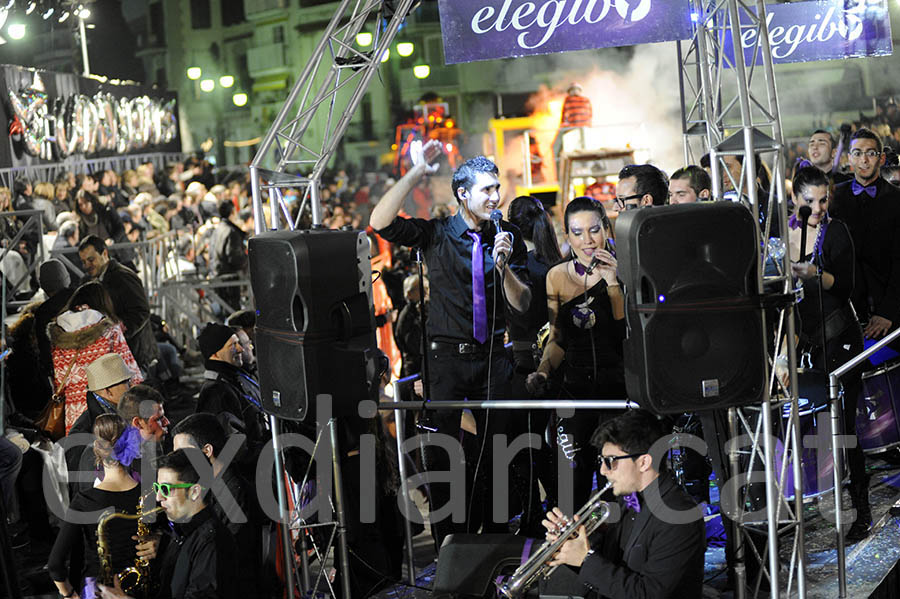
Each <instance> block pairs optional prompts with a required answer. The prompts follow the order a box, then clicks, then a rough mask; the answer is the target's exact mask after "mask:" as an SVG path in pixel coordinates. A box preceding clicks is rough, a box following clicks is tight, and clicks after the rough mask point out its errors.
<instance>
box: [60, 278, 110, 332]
mask: <svg viewBox="0 0 900 599" xmlns="http://www.w3.org/2000/svg"><path fill="white" fill-rule="evenodd" d="M82 304H84V305H87V307H88V308H91V309H93V310H96V311H97V312H100V313H101V314H103V315H104V316H106V317H107V318H109V319H110V320H112V321H115V322H118V321H119V318H118V317H117V316H116V310H115V308H113V303H112V299H111V298H110V297H109V293H107V292H106V289H104V288H103V285H101V284H100V283H98V282H97V281H88V282H87V283H85V284H84V285H81V286H80V287H78V289H76V290H75V292H74V293H72V297H71V298H69V303H68V304H66V310H71V309H72V308H75V307H77V306H81V305H82Z"/></svg>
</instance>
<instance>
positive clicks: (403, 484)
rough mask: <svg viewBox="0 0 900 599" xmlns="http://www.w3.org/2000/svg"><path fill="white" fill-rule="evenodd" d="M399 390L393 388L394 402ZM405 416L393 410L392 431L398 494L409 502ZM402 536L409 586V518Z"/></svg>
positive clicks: (412, 565)
mask: <svg viewBox="0 0 900 599" xmlns="http://www.w3.org/2000/svg"><path fill="white" fill-rule="evenodd" d="M398 393H399V390H398V389H397V387H396V386H395V387H394V401H399V400H398V399H397V394H398ZM405 425H406V416H405V414H404V413H403V410H394V429H395V431H396V437H397V470H398V471H399V473H400V494H401V495H402V496H403V501H409V481H407V480H406V454H404V453H403V442H404V441H405V439H404V434H405V431H406V428H405ZM403 534H404V536H405V537H406V566H407V569H408V572H407V580H408V581H409V584H412V585H414V584H416V562H415V561H414V560H413V557H414V555H413V534H412V523H411V522H410V521H409V518H404V519H403Z"/></svg>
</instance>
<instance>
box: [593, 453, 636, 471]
mask: <svg viewBox="0 0 900 599" xmlns="http://www.w3.org/2000/svg"><path fill="white" fill-rule="evenodd" d="M642 455H644V454H642V453H629V454H627V455H601V456H597V461H598V462H600V463H601V464H603V465H604V466H606V469H607V470H612V469H613V468H614V467H615V463H616V462H618V461H619V460H624V459H625V458H631V459H634V458H639V457H641V456H642Z"/></svg>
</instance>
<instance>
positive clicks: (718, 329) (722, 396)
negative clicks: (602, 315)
mask: <svg viewBox="0 0 900 599" xmlns="http://www.w3.org/2000/svg"><path fill="white" fill-rule="evenodd" d="M756 239H757V237H756V225H755V224H754V222H753V217H752V215H751V214H750V211H749V210H747V209H746V208H745V207H744V206H742V205H740V204H735V203H731V202H713V203H703V204H688V205H678V206H664V207H658V208H647V209H643V210H634V211H628V212H622V213H619V217H618V219H616V241H617V243H616V246H617V248H618V261H619V276H620V277H621V278H622V280H623V281H624V283H625V300H626V306H625V312H626V318H627V324H628V336H627V338H626V339H625V347H624V351H625V383H626V386H627V389H628V396H629V397H630V398H631V399H633V400H635V401H637V402H638V403H640V404H641V405H642V406H643V407H646V408H649V409H651V410H654V411H656V412H658V413H661V414H674V413H680V412H689V411H695V410H703V409H712V408H727V407H732V406H739V405H746V404H751V403H759V402H761V401H762V395H763V390H764V388H765V367H764V364H765V360H766V347H765V342H764V333H763V326H762V309H761V308H760V302H759V298H758V297H757V285H756V277H757V264H758V261H759V247H758V246H757V240H756Z"/></svg>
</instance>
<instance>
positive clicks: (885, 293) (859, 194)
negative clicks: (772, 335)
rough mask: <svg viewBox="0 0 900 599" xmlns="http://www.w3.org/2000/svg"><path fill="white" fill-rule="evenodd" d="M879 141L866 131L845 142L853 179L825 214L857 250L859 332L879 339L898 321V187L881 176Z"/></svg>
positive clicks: (855, 297) (855, 293) (837, 193)
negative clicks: (842, 227) (843, 226)
mask: <svg viewBox="0 0 900 599" xmlns="http://www.w3.org/2000/svg"><path fill="white" fill-rule="evenodd" d="M882 164H884V152H883V145H882V142H881V139H880V138H879V137H878V135H877V134H875V133H874V132H872V131H870V130H868V129H865V128H863V129H858V130H857V131H856V133H854V134H853V136H852V137H851V138H850V165H851V166H852V167H853V177H854V178H853V179H852V180H850V181H847V182H845V183H841V184H840V185H838V186H836V187H835V190H834V201H833V202H832V205H831V207H830V208H829V212H830V213H831V216H833V217H835V218H839V219H841V220H842V221H844V222H845V223H846V224H847V227H848V228H849V229H850V235H851V236H852V237H853V245H854V247H855V249H856V261H857V264H858V265H859V268H858V269H857V272H858V273H861V276H858V277H856V285H855V287H854V290H853V298H852V299H853V307H854V308H856V312H857V315H858V316H859V319H860V321H861V322H863V323H864V324H865V328H864V330H863V333H864V334H865V335H866V337H868V338H870V339H880V338H882V337H884V335H886V334H887V333H888V332H889V331H890V330H892V329H894V328H895V327H896V326H897V324H898V322H900V235H898V234H897V232H898V230H900V189H898V188H896V187H894V186H893V185H891V184H890V183H888V182H887V181H885V180H884V179H883V178H882V177H881V165H882Z"/></svg>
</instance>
